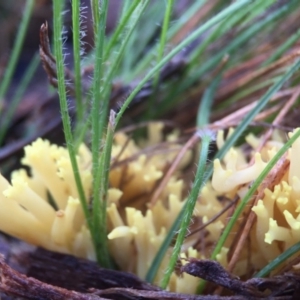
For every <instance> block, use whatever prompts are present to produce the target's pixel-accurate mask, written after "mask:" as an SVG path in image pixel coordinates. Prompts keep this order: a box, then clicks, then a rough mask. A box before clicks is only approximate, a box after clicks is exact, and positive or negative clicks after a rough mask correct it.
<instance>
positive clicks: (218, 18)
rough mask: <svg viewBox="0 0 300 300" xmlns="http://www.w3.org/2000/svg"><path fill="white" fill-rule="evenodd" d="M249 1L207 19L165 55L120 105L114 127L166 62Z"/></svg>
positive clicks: (235, 3) (239, 2)
mask: <svg viewBox="0 0 300 300" xmlns="http://www.w3.org/2000/svg"><path fill="white" fill-rule="evenodd" d="M251 2H252V1H251V0H240V1H238V2H234V3H233V4H231V5H230V6H229V7H227V8H226V9H224V10H223V11H222V12H220V13H219V14H217V15H216V16H214V17H212V18H211V19H209V20H208V21H207V22H205V23H204V24H203V25H202V26H200V27H199V28H198V29H197V30H195V31H194V32H193V33H192V34H191V35H190V36H189V37H187V38H186V39H185V40H184V41H182V42H181V43H180V44H179V45H177V46H176V47H175V48H174V49H173V50H172V51H171V52H170V53H169V54H168V55H166V56H165V57H164V58H163V59H162V60H161V61H160V63H158V64H157V65H156V66H155V67H154V68H153V69H151V70H150V72H148V74H147V75H146V76H145V77H144V78H143V79H142V80H141V81H140V83H139V84H138V85H137V87H136V88H135V89H134V90H133V91H132V93H131V94H130V95H129V97H128V98H127V99H126V101H125V102H124V104H123V105H122V107H121V109H120V111H119V113H118V114H117V117H116V125H118V123H119V121H120V119H121V117H122V115H123V113H124V112H125V110H126V108H127V107H128V105H129V104H130V103H131V101H132V100H133V98H134V97H135V96H136V95H137V93H138V92H139V91H140V89H141V88H142V87H143V85H144V84H145V83H146V82H147V81H148V80H149V79H151V78H152V77H153V76H154V75H155V74H156V73H157V72H158V71H159V70H160V69H161V68H162V67H163V66H164V65H165V64H166V63H167V62H168V61H170V60H171V58H172V57H174V56H175V55H176V54H177V53H178V52H180V51H181V50H182V49H183V48H184V47H186V46H187V45H189V44H190V43H191V42H192V41H194V40H195V39H196V38H197V37H198V36H200V35H201V34H202V33H203V32H205V31H206V30H207V29H209V28H210V27H211V26H214V25H215V24H217V23H219V22H220V21H222V20H223V19H224V18H226V17H227V16H229V15H230V14H233V13H235V12H236V11H238V10H239V9H241V8H242V7H244V6H245V5H247V4H249V3H251Z"/></svg>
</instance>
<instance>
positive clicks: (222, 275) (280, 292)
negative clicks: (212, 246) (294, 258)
mask: <svg viewBox="0 0 300 300" xmlns="http://www.w3.org/2000/svg"><path fill="white" fill-rule="evenodd" d="M188 261H189V262H188V263H187V264H186V265H184V266H182V267H181V272H185V273H188V274H190V275H192V276H195V277H199V278H202V279H205V280H207V281H210V282H213V283H215V284H217V285H219V286H222V287H224V288H227V289H229V290H230V291H231V292H233V293H235V294H237V295H243V296H246V297H247V299H262V298H265V299H281V300H283V299H300V275H299V274H294V273H287V274H284V275H280V276H274V277H272V278H252V279H249V280H247V281H242V280H240V279H239V278H238V277H235V276H233V275H232V274H230V273H229V272H228V271H227V270H225V269H224V267H222V266H221V265H220V264H219V263H218V262H216V261H213V260H208V259H204V260H198V259H194V258H191V259H189V260H188Z"/></svg>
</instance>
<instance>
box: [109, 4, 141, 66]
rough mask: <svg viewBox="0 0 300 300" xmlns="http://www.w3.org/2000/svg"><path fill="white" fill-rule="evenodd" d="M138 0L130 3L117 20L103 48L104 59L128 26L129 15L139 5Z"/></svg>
mask: <svg viewBox="0 0 300 300" xmlns="http://www.w3.org/2000/svg"><path fill="white" fill-rule="evenodd" d="M139 3H140V0H135V1H133V2H132V3H131V5H130V6H129V8H128V9H127V10H126V12H124V15H123V17H122V19H121V21H120V22H119V24H118V26H117V28H116V29H115V30H114V33H113V35H112V37H111V38H110V40H109V42H108V45H107V47H106V49H105V55H104V60H107V59H108V58H109V56H110V55H111V52H112V50H113V48H114V47H115V45H116V44H117V42H118V39H119V38H120V35H121V34H122V33H123V32H124V30H125V28H126V26H128V22H129V20H130V17H131V16H132V14H133V12H134V11H135V9H136V7H137V6H138V5H139Z"/></svg>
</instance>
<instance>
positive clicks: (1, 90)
mask: <svg viewBox="0 0 300 300" xmlns="http://www.w3.org/2000/svg"><path fill="white" fill-rule="evenodd" d="M34 4H35V1H34V0H27V1H26V5H25V8H24V13H23V18H22V21H21V23H20V25H19V29H18V33H17V37H16V40H15V42H14V47H13V50H12V54H11V57H10V59H9V62H8V65H7V67H6V71H5V73H4V76H3V78H2V82H1V84H0V113H1V111H2V108H1V107H2V106H3V101H4V96H5V94H6V92H7V89H8V87H9V85H10V82H11V79H12V76H13V73H14V71H15V68H16V65H17V61H18V59H19V56H20V53H21V49H22V45H23V42H24V39H25V35H26V32H27V28H28V24H29V21H30V17H31V14H32V11H33V8H34Z"/></svg>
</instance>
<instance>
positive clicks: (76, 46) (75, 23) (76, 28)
mask: <svg viewBox="0 0 300 300" xmlns="http://www.w3.org/2000/svg"><path fill="white" fill-rule="evenodd" d="M80 18H81V16H80V0H72V27H73V28H72V32H73V55H74V73H75V101H76V122H77V125H76V127H78V126H81V124H82V122H83V121H84V120H83V117H84V111H83V102H82V84H81V59H80V52H81V51H80ZM77 131H78V129H77V128H76V130H75V132H77Z"/></svg>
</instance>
